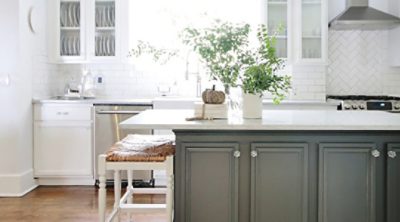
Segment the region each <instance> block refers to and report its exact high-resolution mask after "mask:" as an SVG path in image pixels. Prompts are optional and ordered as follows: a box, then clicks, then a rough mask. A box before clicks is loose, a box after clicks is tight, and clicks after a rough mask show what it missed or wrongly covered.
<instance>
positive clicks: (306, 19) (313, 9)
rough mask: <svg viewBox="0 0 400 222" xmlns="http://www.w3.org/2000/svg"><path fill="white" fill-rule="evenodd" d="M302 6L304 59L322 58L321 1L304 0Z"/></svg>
mask: <svg viewBox="0 0 400 222" xmlns="http://www.w3.org/2000/svg"><path fill="white" fill-rule="evenodd" d="M302 5H303V6H302V10H303V11H302V14H303V18H302V28H303V30H302V36H303V37H302V41H303V49H302V57H303V58H309V59H315V58H321V56H322V52H321V49H322V45H321V44H322V32H321V30H322V25H321V0H303V1H302Z"/></svg>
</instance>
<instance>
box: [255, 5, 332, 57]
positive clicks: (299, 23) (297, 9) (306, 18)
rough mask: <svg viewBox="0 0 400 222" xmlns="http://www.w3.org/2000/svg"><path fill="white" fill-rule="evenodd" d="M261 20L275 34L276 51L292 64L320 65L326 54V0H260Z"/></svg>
mask: <svg viewBox="0 0 400 222" xmlns="http://www.w3.org/2000/svg"><path fill="white" fill-rule="evenodd" d="M262 4H263V5H262V23H263V24H266V25H267V27H268V30H269V33H270V34H275V35H276V37H277V43H276V52H277V55H278V56H279V57H280V58H285V59H287V63H292V64H323V63H325V62H326V57H327V48H328V47H327V40H328V9H327V0H263V3H262Z"/></svg>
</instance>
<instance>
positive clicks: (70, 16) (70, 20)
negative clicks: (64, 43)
mask: <svg viewBox="0 0 400 222" xmlns="http://www.w3.org/2000/svg"><path fill="white" fill-rule="evenodd" d="M73 6H74V5H73V4H72V3H69V6H68V27H72V26H74V24H73V21H72V7H73Z"/></svg>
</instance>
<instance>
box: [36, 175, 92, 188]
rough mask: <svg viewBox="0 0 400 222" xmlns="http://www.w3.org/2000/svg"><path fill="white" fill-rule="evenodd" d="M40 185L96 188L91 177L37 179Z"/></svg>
mask: <svg viewBox="0 0 400 222" xmlns="http://www.w3.org/2000/svg"><path fill="white" fill-rule="evenodd" d="M37 183H38V185H45V186H75V185H76V186H94V184H95V180H94V179H93V177H92V176H89V177H41V178H38V179H37Z"/></svg>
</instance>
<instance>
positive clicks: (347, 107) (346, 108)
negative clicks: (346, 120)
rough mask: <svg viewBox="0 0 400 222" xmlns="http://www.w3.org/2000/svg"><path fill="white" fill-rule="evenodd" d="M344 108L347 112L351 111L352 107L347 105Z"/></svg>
mask: <svg viewBox="0 0 400 222" xmlns="http://www.w3.org/2000/svg"><path fill="white" fill-rule="evenodd" d="M343 107H344V109H345V110H349V109H351V106H350V105H349V104H345V105H344V106H343Z"/></svg>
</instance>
